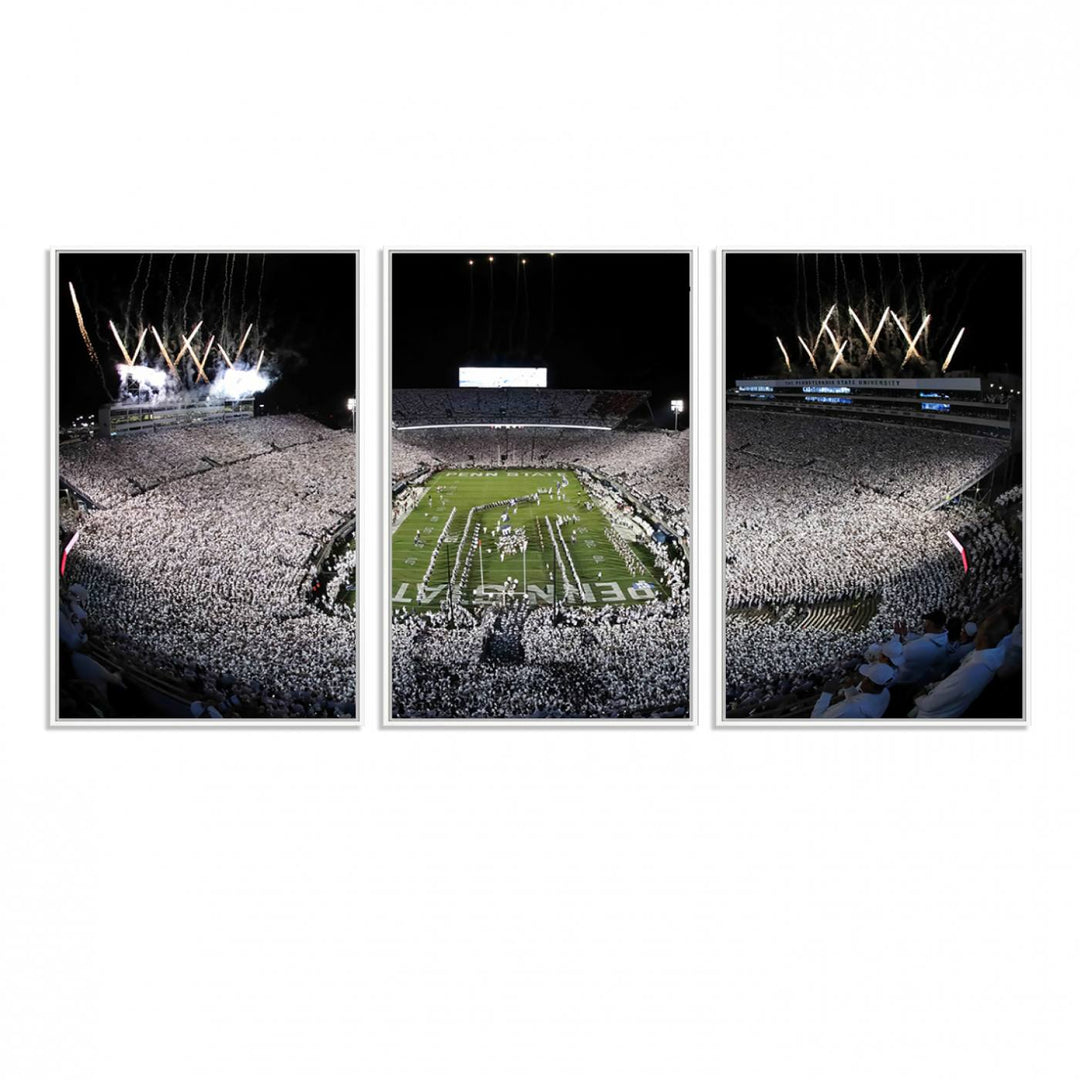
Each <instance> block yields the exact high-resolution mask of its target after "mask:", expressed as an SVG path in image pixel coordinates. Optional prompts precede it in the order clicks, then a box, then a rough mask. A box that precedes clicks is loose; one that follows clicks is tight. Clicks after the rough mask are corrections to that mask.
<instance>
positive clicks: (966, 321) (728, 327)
mask: <svg viewBox="0 0 1080 1080" xmlns="http://www.w3.org/2000/svg"><path fill="white" fill-rule="evenodd" d="M724 258H725V259H726V266H725V271H726V273H725V292H726V296H725V312H724V315H725V319H724V325H725V344H726V354H725V361H726V378H727V380H728V381H729V382H730V381H731V380H732V379H735V378H745V377H746V376H750V375H772V376H774V377H780V376H781V375H782V374H784V373H786V369H785V367H784V362H783V357H782V355H781V353H780V349H779V347H778V345H777V344H776V338H777V336H779V337H780V338H781V340H783V342H784V345H785V347H786V348H787V350H788V353H789V355H790V357H791V361H792V365H793V368H794V373H802V371H810V370H811V369H810V367H809V359H808V358H807V357H806V354H805V352H803V350H802V348H801V346H800V345H799V343H798V340H797V336H796V335H798V334H802V335H803V337H804V339H807V333H808V331H807V327H808V325H809V334H810V335H811V336H814V335H816V333H817V329H818V327H819V326H820V323H821V319H822V318H823V317H824V315H825V314H826V312H827V311H828V309H829V306H830V305H831V304H832V303H834V302H837V301H839V303H838V307H839V309H840V310H841V311H842V312H845V313H846V311H847V307H848V306H849V305H850V306H851V307H853V308H854V309H855V311H856V313H857V314H859V317H860V319H862V320H863V322H864V325H865V320H866V317H867V314H869V315H870V316H871V317H872V318H873V319H874V325H872V326H868V327H867V329H868V331H869V332H870V333H871V334H873V332H874V330H875V329H876V322H877V318H878V317H879V316H880V313H881V312H882V311H883V310H884V308H885V306H886V305H889V306H890V307H892V308H893V309H894V310H895V309H898V308H899V309H903V307H905V306H906V308H907V319H906V320H905V322H906V325H907V326H908V328H909V332H910V333H911V334H912V335H914V333H915V332H916V330H917V329H918V326H919V323H920V322H921V312H922V310H923V302H924V301H925V310H926V311H929V313H930V314H931V316H932V318H931V323H930V332H931V336H930V348H929V353H927V351H926V349H925V348H923V346H922V341H921V339H920V342H919V346H920V348H919V351H920V352H921V353H922V354H923V355H924V356H927V355H928V356H929V359H930V360H931V361H936V363H934V364H933V366H932V368H923V367H921V366H916V365H914V364H913V363H912V362H911V361H909V362H908V363H907V364H906V365H905V367H904V371H903V374H904V375H905V376H917V375H920V374H923V375H927V374H938V371H937V367H938V366H939V365H940V363H941V362H942V361H943V360H944V359H945V356H946V354H947V353H948V350H949V347H950V346H951V344H952V341H953V339H954V338H955V336H956V333H957V331H959V329H960V328H961V327H964V336H963V338H962V339H961V341H960V344H959V346H958V347H957V350H956V353H955V355H954V357H953V360H952V363H951V364H950V365H949V370H948V374H950V375H954V374H957V373H958V372H960V371H965V370H968V371H978V372H983V373H985V372H988V371H1007V372H1012V373H1013V374H1016V375H1019V374H1021V364H1022V348H1023V299H1024V298H1023V270H1022V256H1020V255H1019V254H1011V253H1010V254H985V253H963V254H945V255H939V254H925V255H914V254H902V255H897V254H881V255H878V254H865V255H861V256H860V255H859V254H843V255H837V254H833V253H831V252H827V253H818V254H814V253H812V252H811V253H808V254H805V253H800V254H795V253H784V254H739V253H733V254H729V255H726V256H725V257H724ZM819 287H820V306H819V298H818V293H819ZM889 321H890V323H891V321H892V320H891V319H890V320H889ZM832 325H833V327H834V330H835V328H836V322H835V319H834V321H833V323H832ZM849 325H850V324H849ZM890 332H891V331H890ZM858 334H859V331H858V328H857V327H854V329H853V344H854V345H858V344H861V345H862V346H863V351H865V341H864V340H863V339H862V338H861V337H860V336H858ZM809 343H810V344H811V345H812V344H813V342H812V341H810V342H809ZM849 348H853V346H849ZM845 355H846V354H845ZM854 355H855V356H856V357H858V356H859V355H860V352H858V351H856V352H854ZM831 356H832V353H831V352H828V353H827V354H826V355H825V359H826V360H827V359H828V358H830V357H831ZM799 359H801V361H802V362H801V365H800V364H799ZM821 359H822V357H819V358H818V360H819V363H820V362H821ZM837 373H839V368H838V371H837ZM862 373H863V374H865V375H867V376H878V375H883V374H886V373H887V372H885V371H883V370H881V369H877V370H865V371H864V372H862ZM894 373H895V372H888V374H894ZM847 374H849V375H852V376H853V375H854V374H856V373H855V372H853V371H851V370H850V369H848V371H847Z"/></svg>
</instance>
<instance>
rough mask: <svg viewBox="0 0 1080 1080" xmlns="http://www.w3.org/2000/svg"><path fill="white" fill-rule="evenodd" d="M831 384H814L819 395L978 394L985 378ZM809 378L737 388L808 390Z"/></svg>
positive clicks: (742, 383)
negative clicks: (891, 392)
mask: <svg viewBox="0 0 1080 1080" xmlns="http://www.w3.org/2000/svg"><path fill="white" fill-rule="evenodd" d="M828 385H829V384H828V383H826V382H824V381H822V382H820V383H814V385H813V390H814V392H815V393H834V394H839V393H844V392H846V391H847V390H960V391H963V390H967V391H972V392H974V393H978V392H979V391H980V390H982V379H965V378H956V379H949V378H944V379H940V378H927V379H844V380H843V382H842V383H837V384H836V388H835V389H832V390H830V389H828ZM806 388H807V382H806V380H805V379H770V380H769V381H768V383H763V382H762V381H761V380H760V379H736V380H735V389H736V390H738V391H739V392H741V393H751V392H754V391H758V392H761V391H771V390H775V389H783V390H788V389H791V390H804V389H806Z"/></svg>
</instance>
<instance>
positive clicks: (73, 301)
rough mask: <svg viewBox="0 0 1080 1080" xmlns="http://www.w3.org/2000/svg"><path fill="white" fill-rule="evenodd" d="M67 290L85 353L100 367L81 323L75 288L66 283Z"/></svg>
mask: <svg viewBox="0 0 1080 1080" xmlns="http://www.w3.org/2000/svg"><path fill="white" fill-rule="evenodd" d="M68 288H69V289H70V290H71V303H72V304H73V305H74V307H75V318H76V319H77V320H78V323H79V333H80V334H82V339H83V341H84V342H86V351H87V352H88V353H89V354H90V359H91V360H93V361H94V363H95V364H97V365H98V366H99V367H100V366H101V364H100V361H99V360H98V357H97V353H96V352H94V346H93V345H92V344H91V342H90V335H89V334H88V333H87V332H86V323H84V322H83V317H82V310H81V308H80V307H79V300H78V297H76V295H75V286H74V285H72V284H71V282H70V281H69V282H68Z"/></svg>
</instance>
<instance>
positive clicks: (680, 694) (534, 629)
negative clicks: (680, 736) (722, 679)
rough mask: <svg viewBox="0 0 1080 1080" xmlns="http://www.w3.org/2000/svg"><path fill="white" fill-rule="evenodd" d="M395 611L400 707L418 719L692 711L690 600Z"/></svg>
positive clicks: (396, 707) (396, 710)
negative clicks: (555, 608) (555, 609)
mask: <svg viewBox="0 0 1080 1080" xmlns="http://www.w3.org/2000/svg"><path fill="white" fill-rule="evenodd" d="M450 621H451V620H450V616H449V614H448V613H447V612H446V611H442V612H434V613H431V614H419V615H416V614H413V615H405V614H404V613H398V614H396V615H395V617H394V620H393V623H392V630H391V656H392V667H393V681H392V698H393V700H392V712H393V715H394V716H396V717H409V718H414V719H419V718H425V717H434V718H439V719H447V718H469V719H473V718H476V719H481V718H498V717H509V718H519V719H520V718H544V717H550V718H560V717H562V718H588V719H601V720H602V719H613V718H632V717H638V718H641V717H683V716H686V715H687V714H688V711H689V686H690V616H689V609H688V606H687V604H686V603H685V601H684V600H682V599H672V600H657V601H654V602H651V603H647V604H640V605H625V606H619V605H596V606H593V605H584V606H565V607H560V609H559V614H558V617H557V620H556V621H554V622H553V612H552V609H551V608H550V607H535V608H529V607H527V606H525V605H524V604H522V603H520V602H518V603H516V604H513V605H511V606H509V607H506V608H494V607H493V608H487V609H485V610H484V611H483V612H481V613H480V614H478V615H474V614H473V613H472V612H470V611H468V610H467V609H464V608H458V609H455V611H454V613H453V623H454V628H451V626H450Z"/></svg>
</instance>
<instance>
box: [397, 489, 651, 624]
mask: <svg viewBox="0 0 1080 1080" xmlns="http://www.w3.org/2000/svg"><path fill="white" fill-rule="evenodd" d="M562 477H565V478H566V480H567V481H568V484H567V485H566V486H565V487H560V484H561V478H562ZM541 488H551V489H554V490H555V491H556V492H558V493H559V494H558V495H555V496H553V495H549V494H541V496H540V503H539V505H537V503H536V502H532V501H530V502H525V503H519V504H517V506H516V507H507V506H493V507H491V508H489V509H487V510H483V511H476V512H475V513H474V514H473V519H472V524H471V525H470V526H469V532H470V536H469V537H464V536H463V532H464V528H465V523H466V519H467V518H468V514H469V510H470V508H472V507H476V506H483V505H485V504H487V503H492V502H499V501H501V500H503V499H512V498H524V497H527V496H531V495H533V494H534V493H536V492H537V491H538V490H539V489H541ZM587 501H588V496H587V493H586V492H585V489H584V488H583V487H582V485H581V481H580V480H579V479H578V477H577V475H576V474H575V473H573V472H570V471H562V470H558V469H555V470H552V469H546V470H535V469H498V470H495V469H483V470H481V469H447V470H445V471H443V472H440V473H436V474H435V475H433V476H431V477H430V478H429V479H428V481H427V483H426V484H425V485H424V489H423V495H422V496H421V498H420V501H419V503H418V504H417V505H416V506H415V507H414V508H413V509H412V511H411V512H410V513H409V514H408V515H407V516H406V517H405V519H404V520H403V521H402V522H401V523H400V524H399V526H398V528H397V530H396V531H395V532H394V534H393V537H392V539H391V587H390V595H391V602H392V606H393V608H394V610H407V611H419V610H424V609H428V608H437V607H438V606H439V604H440V603H442V602H443V601H444V600H445V599H446V594H447V585H448V582H449V578H450V576H451V574H452V572H453V568H454V562H455V560H456V558H457V553H458V545H459V544H460V543H462V542H467V541H471V543H472V544H473V545H474V546H475V544H476V541H475V539H473V538H472V533H473V531H474V526H475V525H476V524H479V525H480V527H481V536H482V538H483V548H482V550H483V556H482V557H481V555H480V554H479V552H477V553H474V555H473V561H472V565H471V567H470V569H469V573H468V575H467V577H466V578H465V580H464V581H461V580H459V581H458V582H457V583H455V586H454V599H455V600H456V601H458V602H459V603H464V604H467V605H470V606H473V607H477V608H479V607H480V606H482V605H484V604H497V603H502V602H503V595H504V594H503V589H504V583H505V581H506V579H507V578H509V577H513V578H515V579H517V584H516V585H514V586H513V587H512V590H513V595H516V597H517V599H519V600H520V599H521V597H522V595H523V594H524V595H526V596H527V597H528V599H529V601H530V602H531V603H534V604H550V603H551V602H552V598H553V595H554V592H555V582H554V581H553V578H552V575H553V574H554V573H557V574H558V594H559V600H560V601H562V600H563V599H564V596H565V588H566V582H565V580H564V575H563V571H562V569H556V567H555V565H554V563H555V559H554V556H553V552H552V544H551V536H550V533H549V531H548V525H547V521H546V520H545V519H550V522H551V525H552V526H553V527H554V526H555V523H556V518H557V517H559V516H561V517H563V518H568V517H571V516H576V517H577V518H578V519H579V520H578V521H576V522H570V523H564V525H563V528H562V532H563V536H564V538H565V540H566V545H567V547H568V548H569V551H570V557H571V559H572V560H573V563H574V565H575V566H576V567H577V573H578V576H579V577H580V579H581V583H582V586H583V589H582V593H583V596H582V598H581V599H579V600H578V601H577V602H579V603H580V602H584V603H586V604H590V603H592V604H610V603H616V604H639V603H648V602H651V601H653V600H655V599H658V598H662V597H665V596H666V595H667V591H666V590H665V589H664V587H663V585H662V582H661V579H660V578H659V576H658V575H657V574H656V572H655V570H654V568H653V560H652V555H651V554H650V553H649V551H648V550H647V549H646V548H645V547H644V546H643V545H641V544H638V543H631V544H630V546H631V548H632V549H633V551H634V552H635V553H636V555H637V557H638V558H639V559H640V560H641V562H642V564H644V567H645V569H644V570H641V569H638V570H637V571H635V572H633V573H631V572H630V571H629V570H627V567H626V562H625V560H624V559H623V557H622V555H620V554H619V552H618V551H617V550H616V549H615V547H614V546H613V545H612V543H611V541H610V540H609V539H608V537H607V536H606V535H605V530H606V529H608V528H610V527H611V526H612V523H611V522H610V521H609V520H608V518H607V516H606V515H605V514H604V513H603V511H601V510H600V509H599V508H598V507H595V506H594V507H593V508H592V509H586V505H585V504H586V502H587ZM454 507H457V513H456V514H455V515H454V519H453V522H452V524H451V526H450V532H449V534H448V536H449V542H448V543H446V544H444V545H443V546H442V548H440V550H439V553H438V558H437V560H436V563H435V567H434V569H433V570H432V573H431V576H430V577H429V578H428V582H427V586H426V587H421V585H420V582H421V580H422V579H423V576H424V572H425V571H426V570H427V568H428V564H429V562H430V561H431V554H432V551H433V549H434V545H435V544H436V542H437V541H438V538H439V535H440V534H441V532H442V530H443V526H444V525H445V524H446V520H447V518H448V517H449V515H450V512H451V510H452V509H453V508H454ZM504 514H507V515H508V519H507V521H506V522H502V521H501V518H502V516H503V515H504ZM504 524H509V525H510V527H511V529H512V530H517V529H524V530H525V535H526V538H527V539H528V546H527V547H526V549H525V552H524V556H523V555H522V553H521V552H516V553H514V554H512V555H507V556H506V557H505V559H500V554H499V550H498V548H497V546H496V539H495V536H494V535H492V533H491V532H490V531H489V530H491V529H493V528H499V527H501V526H502V525H504ZM417 530H419V534H420V535H419V542H417ZM574 532H576V534H577V539H576V540H574V539H572V533H574ZM465 555H466V552H462V565H464V561H465ZM481 562H482V572H481ZM563 562H564V564H565V565H566V566H567V569H568V570H569V569H570V567H569V564H568V563H567V561H566V556H565V554H564V557H563ZM571 574H572V571H571ZM459 577H460V572H459ZM571 583H572V584H573V582H571ZM507 595H510V593H507Z"/></svg>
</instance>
